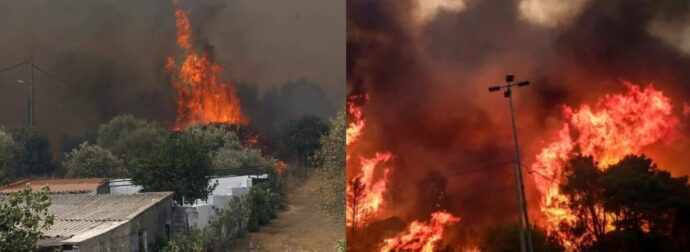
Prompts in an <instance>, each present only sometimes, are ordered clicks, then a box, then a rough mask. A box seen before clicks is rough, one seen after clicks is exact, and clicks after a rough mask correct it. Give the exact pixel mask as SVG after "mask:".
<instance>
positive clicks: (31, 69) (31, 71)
mask: <svg viewBox="0 0 690 252" xmlns="http://www.w3.org/2000/svg"><path fill="white" fill-rule="evenodd" d="M33 126H34V56H31V57H30V58H29V127H33Z"/></svg>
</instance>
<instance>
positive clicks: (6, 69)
mask: <svg viewBox="0 0 690 252" xmlns="http://www.w3.org/2000/svg"><path fill="white" fill-rule="evenodd" d="M26 63H29V62H28V61H24V62H22V63H18V64H16V65H13V66H9V67H5V68H2V69H0V73H2V72H5V71H9V70H12V69H15V68H17V67H20V66H22V65H24V64H26Z"/></svg>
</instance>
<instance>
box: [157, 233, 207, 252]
mask: <svg viewBox="0 0 690 252" xmlns="http://www.w3.org/2000/svg"><path fill="white" fill-rule="evenodd" d="M210 239H211V234H210V232H208V231H206V230H199V229H192V230H190V231H189V232H188V233H186V234H184V235H180V236H178V237H175V239H172V240H170V242H169V243H168V244H167V245H166V246H165V247H164V248H163V250H162V251H163V252H206V251H209V240H210Z"/></svg>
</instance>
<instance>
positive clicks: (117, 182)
mask: <svg viewBox="0 0 690 252" xmlns="http://www.w3.org/2000/svg"><path fill="white" fill-rule="evenodd" d="M256 179H258V180H265V179H268V175H266V174H263V175H240V176H226V177H217V178H212V179H210V180H209V184H210V185H213V184H216V187H215V188H214V190H213V191H212V192H211V193H210V194H209V195H208V198H207V199H206V200H197V201H196V202H194V204H191V205H189V204H186V205H182V206H175V207H174V209H173V215H174V216H173V217H174V218H175V219H180V220H179V221H180V222H182V223H184V224H183V225H182V226H186V228H183V229H186V230H188V229H189V228H199V229H201V228H205V227H206V226H208V223H209V222H210V221H211V218H212V217H213V215H214V214H215V212H216V209H225V208H227V206H228V203H229V202H230V200H232V197H234V196H238V197H239V196H242V195H246V194H248V193H249V190H251V187H252V185H253V181H254V180H256ZM108 185H109V193H110V194H134V193H138V192H140V191H141V190H142V189H143V187H141V186H138V185H134V184H132V180H131V179H111V180H110V181H109V182H108ZM173 233H179V232H177V231H176V232H173Z"/></svg>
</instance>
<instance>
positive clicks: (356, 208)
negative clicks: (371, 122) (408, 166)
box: [346, 95, 393, 228]
mask: <svg viewBox="0 0 690 252" xmlns="http://www.w3.org/2000/svg"><path fill="white" fill-rule="evenodd" d="M359 99H361V100H362V101H363V102H366V101H367V100H368V96H367V95H355V96H350V97H349V98H348V103H347V111H348V113H349V114H350V116H349V117H348V118H350V120H351V122H350V123H349V124H348V126H347V129H346V146H347V147H346V151H347V159H348V161H350V157H355V158H357V159H359V166H357V168H358V171H357V172H358V173H357V175H356V176H354V179H352V180H351V181H352V183H348V186H347V192H346V193H347V195H348V198H350V199H351V200H348V201H347V211H346V220H347V221H346V223H347V225H348V226H350V227H353V228H356V227H354V226H356V225H366V224H367V222H368V221H371V220H372V218H371V217H374V216H376V214H377V213H378V212H379V211H380V210H381V208H382V206H383V197H384V193H385V192H386V189H387V188H386V186H387V183H388V182H387V181H388V173H389V172H390V168H388V167H385V168H382V169H377V168H379V167H380V166H381V165H382V164H384V163H386V162H389V161H390V160H391V159H393V154H392V153H390V152H376V153H375V154H374V157H373V158H366V157H364V155H362V154H361V153H355V150H354V149H353V148H352V146H351V145H352V144H354V143H356V142H358V140H359V139H360V137H361V136H362V134H363V133H364V126H365V125H366V121H365V119H364V116H363V113H362V107H361V106H359V105H356V102H355V100H359ZM377 171H378V172H379V173H380V175H379V176H376V175H377ZM355 181H356V183H354V182H355ZM353 224H354V225H353Z"/></svg>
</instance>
